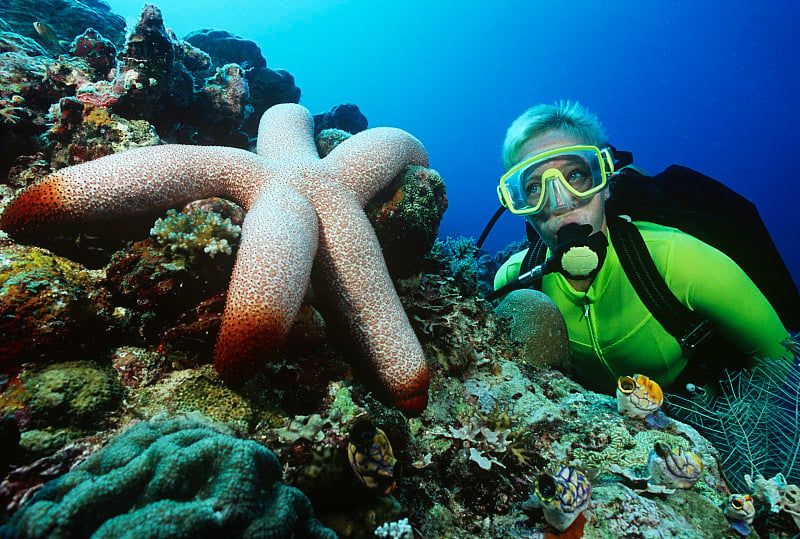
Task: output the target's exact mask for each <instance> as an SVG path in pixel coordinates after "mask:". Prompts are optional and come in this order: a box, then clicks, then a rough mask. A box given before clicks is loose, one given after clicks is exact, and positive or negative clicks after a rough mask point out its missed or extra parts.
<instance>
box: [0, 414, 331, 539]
mask: <svg viewBox="0 0 800 539" xmlns="http://www.w3.org/2000/svg"><path fill="white" fill-rule="evenodd" d="M280 478H281V467H280V463H279V462H278V460H277V459H276V458H275V456H274V455H273V454H272V453H271V452H270V451H268V450H267V449H265V448H264V447H262V446H260V445H258V444H256V443H255V442H252V441H247V440H240V439H237V438H235V437H233V436H230V435H228V434H225V433H223V432H221V431H219V430H216V429H215V428H214V427H213V426H212V425H211V424H208V423H201V422H198V421H196V420H191V419H180V418H178V419H172V420H163V421H157V420H154V421H150V422H142V423H138V424H136V425H134V426H132V427H130V428H129V429H127V430H126V431H125V432H123V433H122V434H120V435H119V436H117V437H116V438H114V439H113V440H112V441H111V442H110V443H109V444H108V445H107V446H106V447H104V448H103V449H101V450H100V451H98V452H97V453H95V454H93V455H92V456H91V457H89V458H88V459H87V460H85V461H84V462H82V463H81V464H80V465H78V466H77V467H75V468H74V469H72V470H71V471H70V472H68V473H67V474H65V475H63V476H62V477H60V478H59V479H57V480H55V481H53V482H51V483H48V484H47V485H45V487H44V488H43V489H42V490H40V491H39V492H38V493H37V494H36V496H35V497H34V498H33V499H32V500H31V501H30V502H29V503H28V504H27V505H25V507H24V508H23V509H22V510H21V511H19V512H18V513H17V514H16V515H14V518H13V519H12V521H11V522H10V523H9V524H8V525H6V526H5V528H6V532H5V533H8V532H12V533H15V534H17V535H22V536H25V537H53V536H70V535H81V536H85V535H90V534H91V535H92V536H93V537H115V536H118V535H120V534H121V533H126V534H131V535H136V536H151V535H158V536H169V535H175V534H180V535H194V536H199V535H208V534H215V535H225V536H227V537H251V536H254V535H260V536H275V537H289V536H294V535H302V536H304V537H335V535H334V534H333V532H331V531H330V530H328V529H326V528H324V527H323V526H322V525H321V524H320V523H319V522H318V521H317V520H316V519H315V518H314V515H313V510H312V509H311V505H310V503H309V501H308V499H307V498H306V497H305V496H304V495H303V494H302V493H301V492H300V491H299V490H297V489H295V488H292V487H289V486H287V485H284V484H282V483H281V482H280Z"/></svg>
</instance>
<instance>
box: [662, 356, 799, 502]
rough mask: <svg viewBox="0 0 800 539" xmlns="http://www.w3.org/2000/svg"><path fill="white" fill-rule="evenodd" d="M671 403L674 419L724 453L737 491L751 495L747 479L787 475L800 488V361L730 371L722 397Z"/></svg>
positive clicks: (769, 362) (724, 463) (764, 362)
mask: <svg viewBox="0 0 800 539" xmlns="http://www.w3.org/2000/svg"><path fill="white" fill-rule="evenodd" d="M667 402H668V406H667V409H666V412H667V413H668V414H670V415H673V416H675V417H676V418H678V419H680V420H681V421H684V422H686V423H689V424H691V425H693V426H695V427H696V428H697V430H698V431H700V433H701V434H702V435H703V436H705V437H706V438H708V440H709V441H711V443H713V444H714V446H715V447H716V448H717V449H718V450H719V452H720V454H721V455H722V457H723V460H722V470H723V472H724V473H725V476H726V479H727V481H728V484H729V485H730V486H731V488H732V490H733V491H734V492H748V490H749V489H748V488H747V486H746V483H745V480H744V478H745V475H751V476H753V477H755V476H756V475H757V474H761V475H763V476H765V477H772V476H774V475H775V474H778V473H781V474H783V475H784V477H785V478H786V480H787V482H788V483H790V484H800V357H798V356H795V358H794V361H793V362H792V363H791V364H790V363H787V362H786V361H783V360H772V359H763V360H759V363H758V365H757V366H756V367H754V368H753V369H748V370H742V371H738V372H731V371H727V370H726V371H725V376H724V379H723V380H721V382H720V391H719V394H718V395H712V396H708V395H696V396H694V397H692V398H690V399H687V398H684V397H680V396H677V395H668V397H667Z"/></svg>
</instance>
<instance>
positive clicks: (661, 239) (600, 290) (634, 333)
mask: <svg viewBox="0 0 800 539" xmlns="http://www.w3.org/2000/svg"><path fill="white" fill-rule="evenodd" d="M634 224H635V225H636V227H637V228H638V229H639V231H640V232H641V233H642V237H643V238H644V241H645V244H646V245H647V249H648V250H649V251H650V254H651V255H652V256H653V260H654V261H655V265H656V267H657V268H658V270H659V273H661V275H662V276H663V277H664V279H665V280H666V282H667V285H668V286H669V288H670V290H672V292H673V293H674V294H675V296H676V297H677V298H678V299H679V300H680V301H681V303H683V304H684V305H686V306H687V307H688V308H690V309H692V310H694V311H697V312H698V313H700V314H701V315H702V316H703V317H705V318H707V319H708V320H710V321H711V322H713V323H714V325H715V326H716V328H717V329H718V330H719V331H720V332H721V333H722V334H723V335H725V336H726V337H727V338H728V339H729V340H730V341H731V342H732V343H733V344H735V345H736V346H738V347H739V348H740V349H741V350H742V351H743V352H745V353H746V354H748V355H750V356H753V357H771V358H778V357H790V353H789V351H788V349H787V348H786V347H785V346H784V344H783V343H784V342H785V340H786V339H788V338H789V333H788V331H786V329H785V328H784V327H783V324H782V323H781V321H780V318H778V315H777V314H776V313H775V310H774V309H773V308H772V306H771V305H770V303H769V301H767V299H766V298H765V297H764V295H763V294H762V293H761V292H760V291H759V290H758V288H757V287H756V286H755V284H753V282H752V281H751V280H750V278H749V277H748V276H747V275H746V274H745V273H744V271H743V270H742V269H741V268H740V267H739V266H738V265H737V264H736V263H735V262H734V261H733V260H731V259H730V258H729V257H728V256H727V255H725V254H724V253H722V252H721V251H719V250H717V249H715V248H714V247H712V246H710V245H708V244H706V243H703V242H702V241H700V240H698V239H697V238H695V237H693V236H690V235H688V234H685V233H683V232H681V231H680V230H678V229H675V228H670V227H666V226H662V225H658V224H654V223H648V222H643V221H637V222H634ZM526 252H527V251H522V252H519V253H516V254H514V255H513V256H512V257H511V258H510V259H509V260H507V261H506V262H505V264H503V266H502V267H501V268H500V270H499V271H498V272H497V274H496V275H495V280H494V287H495V289H498V288H500V287H501V286H503V285H504V284H506V283H508V282H510V281H512V280H513V279H515V278H516V277H517V276H518V275H519V270H520V266H521V264H522V260H523V258H524V257H525V254H526ZM542 291H543V292H544V293H546V294H547V295H548V296H550V297H551V298H552V299H553V300H554V301H555V303H556V304H557V305H558V307H559V308H560V309H561V312H562V313H563V315H564V319H565V321H566V324H567V331H568V333H569V340H570V346H571V349H572V362H573V366H574V367H575V369H576V370H577V371H578V374H580V375H581V376H583V377H584V378H587V379H588V380H590V381H591V382H592V383H594V384H595V385H596V386H597V387H599V388H606V389H607V391H606V392H609V393H610V392H611V391H612V388H615V387H616V380H617V378H618V377H619V376H630V375H633V374H634V373H640V374H645V375H647V376H649V377H651V378H654V379H655V380H656V381H657V382H658V383H659V384H661V386H662V387H666V386H668V385H669V384H671V383H672V382H673V381H674V380H675V379H676V378H677V377H678V375H679V374H680V372H681V371H682V370H683V369H684V367H685V366H686V364H687V358H685V357H683V355H682V352H681V348H680V346H679V344H678V342H677V341H676V340H675V338H674V337H672V336H671V335H670V334H669V333H667V331H666V330H664V328H663V327H661V324H659V323H658V321H656V319H655V318H654V317H653V315H652V314H650V311H648V310H647V308H646V307H645V306H644V304H643V303H642V301H641V300H640V299H639V296H638V295H637V294H636V291H635V290H634V288H633V286H632V285H631V283H630V281H629V280H628V278H627V276H626V275H625V272H624V270H623V269H622V266H621V265H620V262H619V258H617V254H616V252H615V251H614V248H613V246H612V245H611V244H610V242H609V247H608V253H607V256H606V260H605V263H604V264H603V267H602V268H601V269H600V271H599V272H598V273H597V276H596V277H595V279H594V281H593V282H592V284H591V286H590V287H589V289H588V290H587V291H586V292H578V291H576V290H575V289H574V288H572V286H571V285H570V284H569V282H567V280H566V279H565V278H564V277H563V276H562V275H561V274H560V273H551V274H549V275H546V276H545V277H544V279H542Z"/></svg>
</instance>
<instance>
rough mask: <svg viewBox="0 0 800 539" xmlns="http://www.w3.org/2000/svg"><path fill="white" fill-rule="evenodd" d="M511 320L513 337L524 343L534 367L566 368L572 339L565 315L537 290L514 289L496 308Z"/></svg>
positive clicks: (527, 360)
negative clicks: (568, 333) (568, 334)
mask: <svg viewBox="0 0 800 539" xmlns="http://www.w3.org/2000/svg"><path fill="white" fill-rule="evenodd" d="M495 312H497V314H498V315H500V316H502V317H504V318H510V320H511V324H510V326H511V337H513V338H514V339H516V340H517V341H519V342H520V343H522V344H523V345H524V346H525V361H526V362H527V363H528V364H530V365H533V366H535V367H567V366H569V361H570V357H571V356H570V349H569V339H568V336H567V325H566V323H565V322H564V316H563V315H562V314H561V311H559V310H558V307H557V306H556V304H555V303H554V302H553V300H552V299H550V298H549V297H547V295H546V294H544V293H543V292H539V291H538V290H530V289H523V290H515V291H513V292H511V293H510V294H508V295H507V296H506V297H505V299H504V300H503V301H502V302H501V303H500V305H498V306H497V308H496V309H495Z"/></svg>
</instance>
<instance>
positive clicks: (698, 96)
mask: <svg viewBox="0 0 800 539" xmlns="http://www.w3.org/2000/svg"><path fill="white" fill-rule="evenodd" d="M154 3H155V5H157V6H158V7H159V8H160V9H161V11H162V13H163V16H164V22H165V25H166V26H167V27H168V28H172V29H173V30H174V31H175V32H176V34H177V35H178V36H179V37H183V36H185V35H186V34H188V33H189V32H191V31H193V30H198V29H201V28H214V29H220V30H227V31H229V32H232V33H234V34H237V35H239V36H241V37H244V38H246V39H250V40H252V41H255V42H256V43H257V44H258V45H259V46H260V47H261V51H262V54H263V55H264V56H265V57H266V59H267V66H268V67H270V68H273V69H275V68H282V69H286V70H287V71H289V72H290V73H291V74H292V75H293V76H294V77H295V81H296V84H297V86H298V87H299V88H300V89H301V90H302V97H301V100H300V103H301V104H303V105H305V106H306V107H308V108H309V109H310V110H311V112H312V113H319V112H324V111H326V110H328V109H330V108H331V107H332V106H334V105H338V104H342V103H355V104H356V105H358V106H359V108H360V109H361V111H362V112H363V113H364V114H365V115H366V117H367V118H368V120H369V125H370V127H376V126H394V127H400V128H403V129H405V130H407V131H409V132H411V133H412V134H414V135H415V136H416V137H418V138H419V139H420V140H421V141H422V142H423V143H424V144H425V146H426V147H427V149H428V152H429V154H430V159H431V167H432V168H435V169H437V170H438V171H439V172H440V173H441V175H442V177H443V178H444V180H445V182H446V184H447V192H448V199H449V202H450V207H449V209H448V210H447V212H446V213H445V217H444V220H443V222H442V225H441V228H440V236H442V237H444V236H472V237H475V238H477V237H478V236H479V235H480V233H481V231H482V230H483V227H484V226H485V224H486V222H487V221H488V219H489V218H490V217H491V215H492V214H493V213H494V211H495V210H496V209H497V207H498V206H499V203H498V201H497V197H496V195H495V186H496V183H497V180H498V178H499V176H500V175H501V174H502V172H503V170H502V166H501V162H500V148H501V145H502V141H503V138H504V136H505V130H506V128H507V127H508V125H509V124H510V123H511V122H512V121H513V120H514V118H516V117H517V116H518V115H519V114H520V113H521V112H523V111H524V110H525V109H526V108H528V107H530V106H532V105H534V104H536V103H540V102H553V101H556V100H559V99H571V100H578V101H580V102H581V103H583V104H584V105H586V106H587V107H588V108H589V109H590V110H592V111H593V112H595V113H596V114H597V115H598V116H599V117H600V119H601V120H602V121H603V123H604V125H605V127H606V130H607V132H608V134H609V138H610V140H611V142H612V143H613V144H614V145H615V146H616V147H617V148H619V149H626V150H630V151H633V152H634V156H635V162H636V164H637V165H639V166H640V167H642V168H644V169H645V170H647V171H648V172H650V173H656V172H659V171H661V170H662V169H664V168H665V167H667V166H668V165H670V164H673V163H677V164H681V165H685V166H689V167H692V168H694V169H696V170H698V171H700V172H703V173H705V174H707V175H709V176H712V177H715V178H717V179H718V180H720V181H723V182H724V183H726V184H727V185H729V186H731V187H733V188H734V189H735V190H737V191H739V192H740V193H742V194H743V195H745V196H746V197H748V198H749V199H751V200H752V201H753V202H755V203H756V205H757V206H758V208H759V210H760V212H761V215H762V217H763V219H764V221H765V222H766V224H767V227H768V228H769V230H770V231H771V233H772V236H773V239H774V240H775V243H776V244H777V246H778V249H779V250H780V252H781V254H782V256H783V258H784V260H785V262H786V264H787V265H788V266H789V269H790V271H791V272H792V275H793V277H794V281H795V283H800V254H798V248H797V235H798V231H799V230H800V216H799V215H798V208H799V207H800V167H798V160H799V158H800V146H799V145H800V91H798V80H799V79H800V46H798V33H799V31H798V30H799V27H798V21H800V2H797V1H794V0H769V1H766V2H755V1H728V2H723V1H710V0H699V1H691V2H689V1H680V2H679V1H674V0H673V1H666V0H663V1H662V0H658V1H656V0H653V1H647V0H639V1H606V2H596V1H589V0H581V1H572V2H545V1H530V0H529V1H503V0H499V1H496V2H493V3H491V5H490V4H489V3H487V2H478V1H474V0H464V1H460V2H454V1H443V2H442V1H436V0H405V1H403V2H393V1H387V2H376V1H375V0H276V1H260V2H259V1H253V0H226V1H225V2H210V1H197V0H194V1H192V0H162V1H160V2H154ZM110 5H111V7H112V9H113V10H114V11H115V12H116V13H118V14H120V15H122V16H124V17H126V19H127V20H128V23H129V24H133V23H135V21H136V19H137V17H138V15H139V13H140V11H141V8H142V6H143V5H144V2H142V1H141V0H110ZM523 237H524V227H523V223H522V220H521V219H519V218H516V217H513V216H511V215H510V214H507V215H505V216H504V217H503V218H502V219H501V220H500V221H499V222H498V224H497V225H496V226H495V228H494V230H493V232H492V234H491V235H490V236H489V239H488V241H487V243H486V245H485V247H486V248H488V249H490V250H498V249H501V248H502V247H504V246H505V245H506V244H508V243H509V242H511V241H514V240H519V239H522V238H523Z"/></svg>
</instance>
